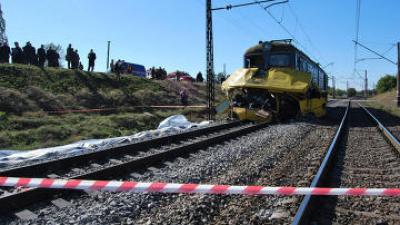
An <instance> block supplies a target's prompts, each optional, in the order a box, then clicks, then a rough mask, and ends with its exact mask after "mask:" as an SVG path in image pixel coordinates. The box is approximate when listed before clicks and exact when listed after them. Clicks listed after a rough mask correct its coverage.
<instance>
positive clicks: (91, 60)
mask: <svg viewBox="0 0 400 225" xmlns="http://www.w3.org/2000/svg"><path fill="white" fill-rule="evenodd" d="M88 59H89V67H88V72H89V71H90V72H93V70H94V62H95V61H96V53H94V52H93V49H90V52H89V55H88Z"/></svg>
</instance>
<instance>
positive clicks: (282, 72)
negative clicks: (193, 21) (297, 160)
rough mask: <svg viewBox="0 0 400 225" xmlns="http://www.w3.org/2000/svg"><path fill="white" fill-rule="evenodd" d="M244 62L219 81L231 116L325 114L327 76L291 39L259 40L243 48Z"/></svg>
mask: <svg viewBox="0 0 400 225" xmlns="http://www.w3.org/2000/svg"><path fill="white" fill-rule="evenodd" d="M244 65H245V66H244V68H242V69H239V70H237V71H235V72H234V73H233V74H232V75H231V76H230V77H229V78H228V79H227V80H226V81H224V82H223V83H222V90H223V91H224V92H225V93H226V95H227V97H228V99H229V102H230V115H231V116H232V117H235V118H239V119H240V120H250V121H258V122H268V121H270V120H272V119H273V118H274V117H275V118H281V119H285V118H290V117H294V116H297V115H308V114H312V115H315V116H316V117H321V116H324V115H325V114H326V109H325V107H326V103H327V84H328V83H327V82H328V76H327V75H326V73H325V72H324V71H323V70H322V69H321V68H320V67H319V65H318V64H317V63H315V62H313V61H312V60H311V59H310V58H309V57H308V56H307V55H305V54H304V53H303V52H301V51H300V50H298V49H297V48H296V47H294V46H293V45H292V44H291V41H290V40H282V41H270V42H260V43H259V44H258V45H256V46H254V47H252V48H250V49H249V50H247V51H246V53H245V55H244Z"/></svg>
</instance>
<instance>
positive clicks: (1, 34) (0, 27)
mask: <svg viewBox="0 0 400 225" xmlns="http://www.w3.org/2000/svg"><path fill="white" fill-rule="evenodd" d="M5 42H7V35H6V21H5V19H4V17H3V11H2V10H1V4H0V43H5Z"/></svg>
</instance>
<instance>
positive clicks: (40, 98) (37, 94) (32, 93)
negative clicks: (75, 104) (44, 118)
mask: <svg viewBox="0 0 400 225" xmlns="http://www.w3.org/2000/svg"><path fill="white" fill-rule="evenodd" d="M26 94H27V96H28V97H29V98H30V99H31V100H32V101H34V102H36V104H37V105H38V106H39V107H40V108H41V109H43V110H44V111H54V110H60V109H63V108H64V107H63V105H62V104H61V103H60V102H59V101H58V100H57V99H56V97H55V96H54V95H52V94H51V93H46V92H44V91H43V90H42V89H40V88H38V87H29V88H28V89H27V90H26Z"/></svg>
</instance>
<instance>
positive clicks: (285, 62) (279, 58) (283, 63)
mask: <svg viewBox="0 0 400 225" xmlns="http://www.w3.org/2000/svg"><path fill="white" fill-rule="evenodd" d="M269 65H270V66H271V67H290V55H289V54H272V55H271V56H270V59H269Z"/></svg>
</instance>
